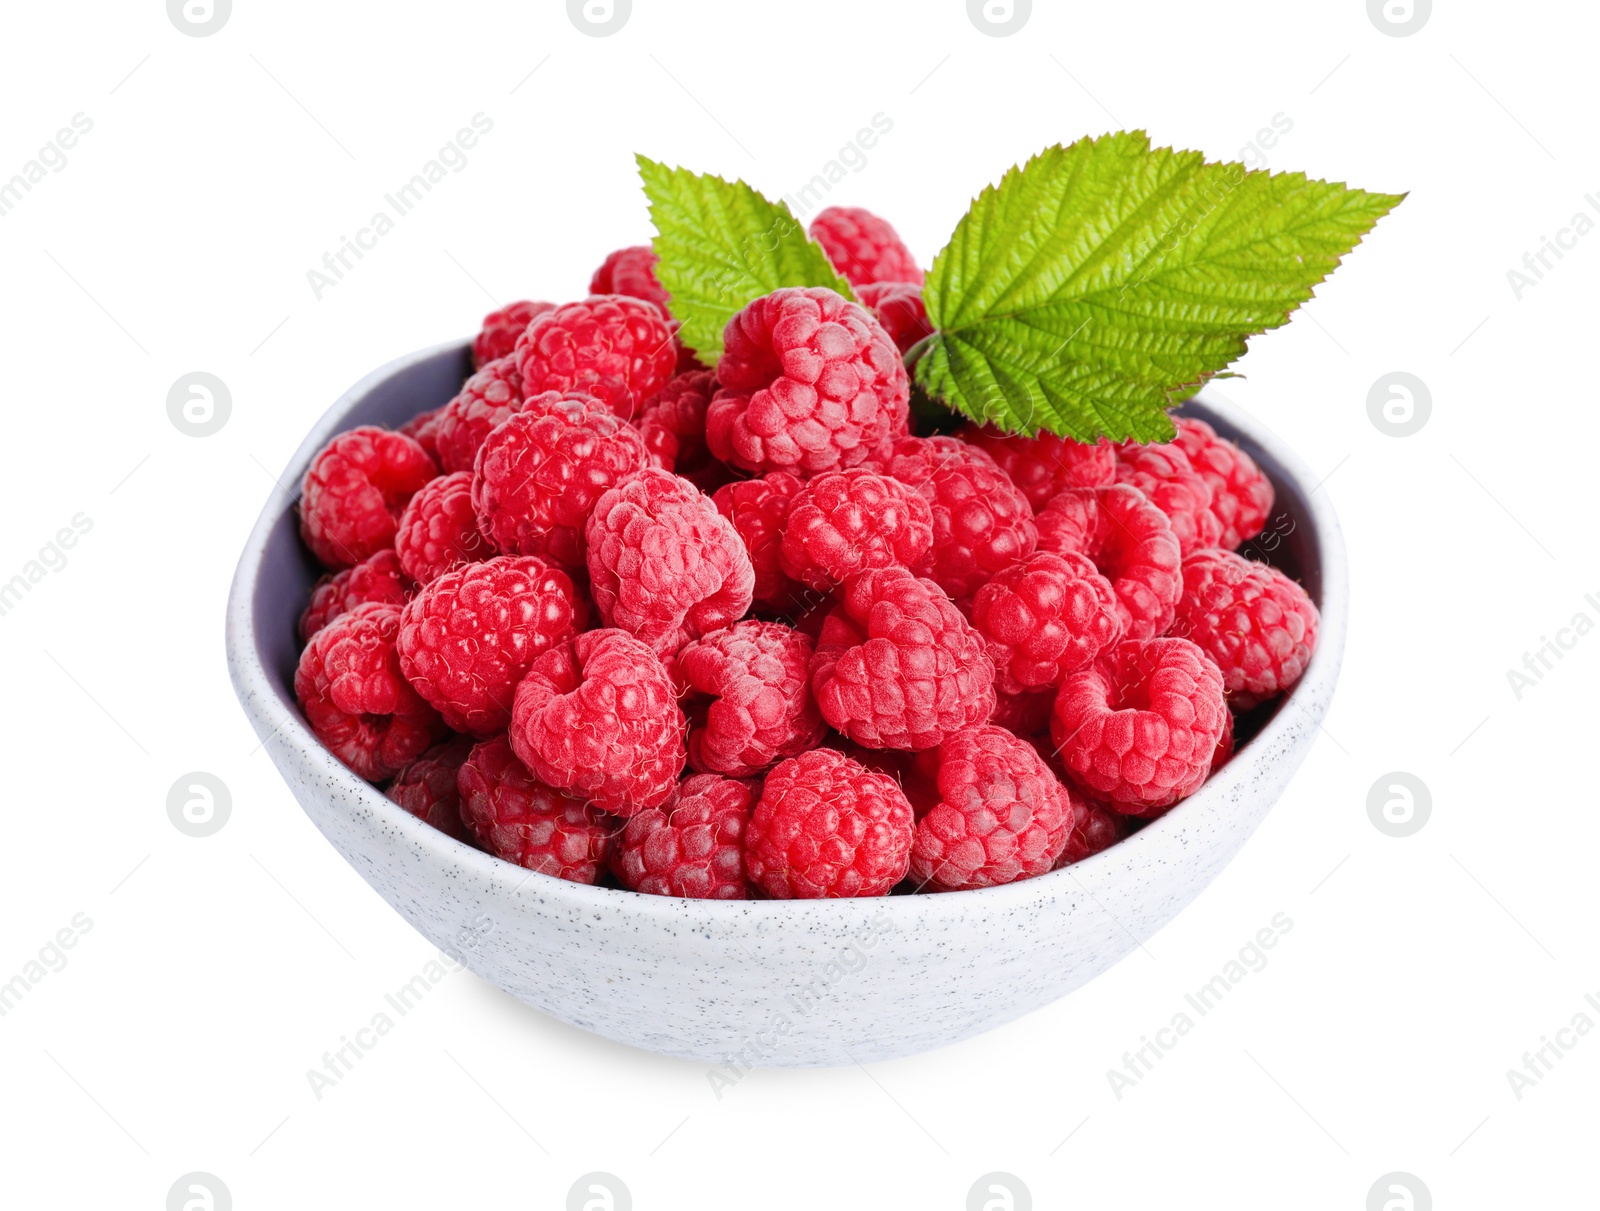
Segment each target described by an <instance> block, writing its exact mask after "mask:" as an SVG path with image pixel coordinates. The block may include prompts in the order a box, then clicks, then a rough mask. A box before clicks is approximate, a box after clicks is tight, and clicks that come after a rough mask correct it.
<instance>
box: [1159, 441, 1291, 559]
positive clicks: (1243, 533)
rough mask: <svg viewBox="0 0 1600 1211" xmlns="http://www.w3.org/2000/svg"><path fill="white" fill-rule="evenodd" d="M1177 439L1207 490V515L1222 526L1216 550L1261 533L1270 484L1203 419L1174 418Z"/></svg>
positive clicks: (1269, 509) (1269, 503)
mask: <svg viewBox="0 0 1600 1211" xmlns="http://www.w3.org/2000/svg"><path fill="white" fill-rule="evenodd" d="M1176 423H1177V426H1178V436H1177V437H1175V438H1173V439H1172V444H1173V445H1174V446H1177V447H1178V449H1180V450H1182V451H1183V452H1184V453H1185V454H1187V455H1188V456H1189V463H1190V465H1191V466H1193V467H1194V469H1195V471H1196V472H1197V473H1198V474H1199V475H1200V477H1201V478H1202V479H1204V480H1205V481H1206V483H1207V484H1209V485H1210V487H1211V512H1212V513H1214V514H1215V515H1216V518H1217V521H1218V522H1219V523H1220V524H1221V526H1222V535H1221V537H1219V538H1218V539H1217V545H1218V546H1219V547H1227V548H1228V550H1230V551H1231V550H1233V549H1234V548H1235V547H1237V546H1238V545H1239V544H1240V543H1242V542H1246V541H1248V540H1249V539H1252V538H1254V537H1255V536H1256V535H1257V534H1259V533H1261V529H1262V527H1263V526H1265V525H1266V524H1267V517H1268V516H1269V515H1270V514H1271V512H1272V497H1273V493H1272V481H1271V480H1270V479H1268V478H1267V477H1266V475H1264V474H1263V473H1262V471H1261V468H1260V467H1258V466H1256V464H1255V460H1254V459H1252V458H1251V457H1250V456H1249V455H1248V454H1246V453H1245V452H1244V451H1243V450H1241V449H1239V447H1238V446H1236V445H1234V444H1233V443H1232V442H1231V441H1227V440H1226V439H1224V438H1220V437H1218V436H1217V434H1216V430H1214V429H1213V428H1212V427H1211V426H1210V425H1208V424H1206V423H1205V421H1203V420H1192V419H1190V418H1189V417H1186V416H1180V417H1177V418H1176Z"/></svg>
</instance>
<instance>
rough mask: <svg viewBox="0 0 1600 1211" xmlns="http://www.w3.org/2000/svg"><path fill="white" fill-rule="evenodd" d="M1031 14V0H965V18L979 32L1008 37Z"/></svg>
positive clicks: (991, 35)
mask: <svg viewBox="0 0 1600 1211" xmlns="http://www.w3.org/2000/svg"><path fill="white" fill-rule="evenodd" d="M1031 16H1033V0H967V19H968V20H969V21H971V22H972V24H973V26H974V27H975V28H976V29H977V31H978V32H979V33H980V34H988V35H989V37H991V38H1009V37H1010V36H1011V35H1012V34H1014V33H1016V32H1017V31H1018V30H1019V29H1021V28H1022V27H1023V26H1024V25H1026V24H1028V18H1029V17H1031Z"/></svg>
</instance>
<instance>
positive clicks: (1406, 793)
mask: <svg viewBox="0 0 1600 1211" xmlns="http://www.w3.org/2000/svg"><path fill="white" fill-rule="evenodd" d="M1432 813H1433V795H1432V794H1431V793H1430V792H1429V790H1428V788H1427V786H1426V785H1425V784H1424V783H1423V781H1422V779H1421V778H1419V777H1417V776H1416V775H1415V774H1408V773H1406V772H1405V771H1404V770H1395V771H1394V772H1393V773H1389V774H1385V775H1384V776H1383V777H1381V778H1379V779H1378V780H1377V781H1376V782H1374V783H1373V784H1372V789H1371V790H1369V791H1368V792H1367V817H1368V819H1370V820H1371V821H1372V825H1373V827H1374V828H1376V829H1377V830H1378V831H1379V832H1380V833H1383V834H1385V835H1386V836H1390V837H1409V836H1411V834H1412V833H1416V832H1421V831H1422V826H1423V825H1424V824H1426V823H1427V822H1428V817H1429V816H1430V815H1431V814H1432Z"/></svg>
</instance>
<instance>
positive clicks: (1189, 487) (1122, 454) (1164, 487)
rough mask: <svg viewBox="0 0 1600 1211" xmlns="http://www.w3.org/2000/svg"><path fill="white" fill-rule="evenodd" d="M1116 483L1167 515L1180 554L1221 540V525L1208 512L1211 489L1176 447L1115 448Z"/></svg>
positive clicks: (1213, 544)
mask: <svg viewBox="0 0 1600 1211" xmlns="http://www.w3.org/2000/svg"><path fill="white" fill-rule="evenodd" d="M1117 482H1118V483H1119V484H1131V485H1133V486H1134V487H1135V488H1138V489H1139V491H1141V492H1143V493H1144V494H1145V495H1146V496H1148V497H1149V498H1150V503H1151V504H1153V505H1155V507H1156V508H1158V509H1160V510H1161V511H1162V512H1163V513H1165V514H1166V515H1167V520H1169V521H1170V522H1172V532H1173V534H1175V535H1177V538H1178V546H1179V548H1180V549H1181V550H1182V552H1183V554H1185V555H1187V554H1189V552H1191V551H1198V550H1199V549H1200V548H1201V547H1214V546H1216V545H1217V540H1218V539H1219V538H1221V537H1222V522H1221V521H1219V520H1218V519H1217V516H1216V514H1215V513H1213V512H1212V511H1211V485H1210V484H1208V483H1207V482H1206V481H1205V480H1204V479H1203V478H1202V477H1201V476H1199V475H1197V474H1196V473H1195V469H1194V467H1193V466H1192V465H1191V464H1190V462H1189V456H1188V455H1187V454H1185V453H1184V452H1183V451H1182V450H1180V449H1179V448H1178V447H1177V446H1174V445H1157V446H1135V445H1123V446H1118V447H1117Z"/></svg>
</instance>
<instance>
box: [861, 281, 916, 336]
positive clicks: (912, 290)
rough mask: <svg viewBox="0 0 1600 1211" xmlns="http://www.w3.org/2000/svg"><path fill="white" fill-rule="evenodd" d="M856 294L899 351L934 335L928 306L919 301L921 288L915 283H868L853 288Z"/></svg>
mask: <svg viewBox="0 0 1600 1211" xmlns="http://www.w3.org/2000/svg"><path fill="white" fill-rule="evenodd" d="M856 297H857V298H858V299H860V300H861V305H862V306H863V307H865V308H866V309H867V310H868V311H870V312H872V314H873V317H874V318H875V319H876V320H877V321H878V323H880V324H882V325H883V330H884V331H885V332H887V333H888V334H889V339H891V340H892V341H894V343H895V348H897V349H899V350H900V352H901V353H905V352H907V351H908V350H910V348H911V347H912V346H913V345H915V344H916V343H917V342H918V341H920V340H922V339H923V338H924V337H928V336H932V335H933V324H932V323H931V322H930V321H929V320H928V308H927V305H926V304H925V303H923V301H922V287H921V286H919V285H917V284H916V283H915V282H869V283H867V284H866V285H865V286H858V287H856Z"/></svg>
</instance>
